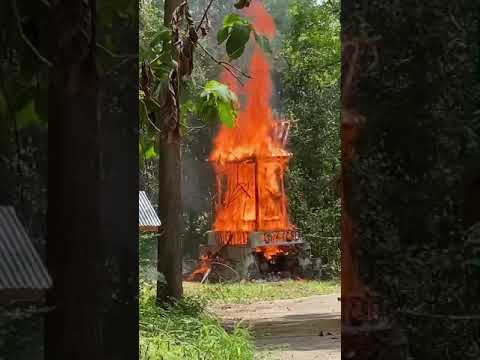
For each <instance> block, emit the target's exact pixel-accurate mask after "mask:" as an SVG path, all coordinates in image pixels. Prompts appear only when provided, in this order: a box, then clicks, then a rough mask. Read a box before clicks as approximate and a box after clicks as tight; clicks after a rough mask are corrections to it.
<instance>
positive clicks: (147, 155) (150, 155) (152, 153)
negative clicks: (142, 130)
mask: <svg viewBox="0 0 480 360" xmlns="http://www.w3.org/2000/svg"><path fill="white" fill-rule="evenodd" d="M144 156H145V159H146V160H150V159H153V158H155V157H156V156H157V152H156V151H155V148H154V146H153V145H152V146H150V147H149V148H148V149H147V151H145V153H144Z"/></svg>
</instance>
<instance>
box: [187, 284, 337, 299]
mask: <svg viewBox="0 0 480 360" xmlns="http://www.w3.org/2000/svg"><path fill="white" fill-rule="evenodd" d="M184 288H185V293H186V294H187V295H188V296H194V297H198V298H200V299H203V301H205V302H207V303H209V304H211V303H223V304H251V303H255V302H258V301H268V300H281V299H296V298H300V297H305V296H312V295H324V294H331V293H335V292H337V291H339V290H340V284H339V282H338V281H313V280H312V281H296V280H286V281H278V282H268V283H261V282H245V283H229V284H199V283H185V284H184Z"/></svg>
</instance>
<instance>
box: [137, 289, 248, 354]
mask: <svg viewBox="0 0 480 360" xmlns="http://www.w3.org/2000/svg"><path fill="white" fill-rule="evenodd" d="M205 305H206V303H205V302H204V300H203V299H201V298H198V297H191V296H185V298H184V299H183V300H182V301H180V302H178V303H176V304H175V305H173V306H171V307H169V308H167V309H162V308H160V307H158V306H157V305H156V304H155V289H154V288H153V287H149V286H143V287H142V289H141V293H140V359H141V360H183V359H185V360H186V359H188V360H217V359H222V360H252V359H253V354H254V345H253V341H252V339H251V337H250V334H249V333H248V331H247V330H245V329H241V328H237V329H235V330H234V331H233V332H232V333H227V332H226V331H225V330H224V329H223V327H222V326H221V325H220V323H219V322H218V320H217V319H216V318H215V317H214V316H212V315H211V314H209V313H207V312H206V311H205Z"/></svg>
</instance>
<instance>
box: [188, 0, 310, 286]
mask: <svg viewBox="0 0 480 360" xmlns="http://www.w3.org/2000/svg"><path fill="white" fill-rule="evenodd" d="M246 15H247V16H249V17H251V18H252V22H253V23H254V26H255V29H256V31H257V32H259V33H262V34H263V35H265V36H266V37H269V38H270V39H271V38H273V37H274V36H275V32H276V29H275V24H274V22H273V19H272V17H271V16H270V15H269V14H268V13H267V11H266V10H265V8H264V7H263V6H262V4H261V3H260V2H258V1H256V2H252V4H251V6H250V7H249V8H248V9H247V10H246ZM250 75H251V79H250V80H249V81H248V82H247V84H245V86H244V87H243V88H240V87H239V86H238V84H237V83H236V80H235V79H233V78H232V77H231V76H229V73H228V72H226V73H224V74H223V75H222V78H223V79H222V80H223V82H224V83H226V84H227V85H229V87H230V88H231V90H232V91H234V92H236V93H237V94H238V95H240V96H241V97H243V98H244V100H245V104H244V107H243V108H242V109H241V110H240V112H239V115H238V117H237V119H236V123H235V126H234V127H233V128H228V127H225V126H223V127H222V128H221V129H220V131H219V133H218V135H217V137H216V138H215V141H214V149H213V151H212V153H211V155H210V158H209V161H210V162H211V164H212V166H213V168H214V170H215V174H216V182H217V184H216V185H217V191H216V192H217V200H216V215H215V222H214V226H213V227H214V229H213V230H212V231H209V232H208V245H207V246H203V247H202V248H201V253H202V254H203V255H202V258H203V259H204V263H205V262H208V261H210V262H211V261H212V259H213V258H217V257H220V258H221V259H222V261H227V262H229V263H230V264H231V266H232V267H233V268H235V269H236V270H237V271H238V272H239V273H240V275H241V276H242V277H244V278H245V277H252V276H258V275H261V274H262V273H263V274H264V273H277V274H278V273H282V272H283V273H285V272H286V273H288V274H289V275H290V276H295V275H303V276H305V272H306V271H307V269H308V268H309V265H310V251H309V247H308V246H307V244H306V243H305V242H304V241H303V240H302V239H301V238H300V236H299V233H298V231H297V229H296V228H295V226H294V225H293V224H292V223H291V222H290V219H289V216H288V211H287V195H286V192H285V185H284V175H285V171H286V169H287V167H288V162H289V160H290V158H291V157H292V154H291V153H290V152H289V151H287V149H286V141H287V138H288V133H289V129H290V123H289V122H288V121H283V120H279V119H276V118H275V117H274V114H273V111H272V108H271V105H270V98H271V95H272V80H271V75H270V64H269V61H268V59H267V57H266V56H265V54H264V53H263V51H262V49H261V48H260V47H259V46H258V45H256V47H255V49H254V51H253V55H252V59H251V64H250ZM204 265H205V264H204ZM207 267H208V266H204V270H206V268H207ZM199 272H202V271H198V272H196V273H197V274H198V273H199ZM203 272H204V271H203Z"/></svg>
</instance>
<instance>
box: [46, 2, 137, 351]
mask: <svg viewBox="0 0 480 360" xmlns="http://www.w3.org/2000/svg"><path fill="white" fill-rule="evenodd" d="M95 9H96V4H95V1H94V0H89V1H84V0H77V1H54V2H53V3H52V12H53V14H54V18H53V21H52V32H51V38H52V39H55V41H54V43H55V45H54V47H53V49H52V51H51V59H52V61H53V62H54V67H53V68H52V71H51V74H50V88H49V99H50V100H49V180H48V191H49V193H48V201H49V207H48V239H47V265H48V269H49V271H50V273H51V274H52V277H53V281H54V286H53V289H52V290H51V291H50V293H49V294H48V304H49V305H50V306H52V307H53V308H54V309H53V311H52V312H51V313H49V315H48V316H47V321H46V340H45V343H46V346H45V351H46V356H45V358H46V359H49V360H56V359H58V360H65V359H69V360H77V359H78V360H80V359H82V360H85V359H89V360H90V359H92V360H93V359H98V360H100V359H102V360H104V359H111V360H114V359H115V360H117V359H125V360H127V359H135V358H137V357H138V302H137V293H138V282H137V279H138V248H137V239H138V236H137V234H138V183H137V181H138V159H137V153H138V137H137V136H138V135H137V134H138V131H137V125H136V120H135V119H137V113H136V109H135V108H134V107H130V109H129V111H130V112H131V113H130V114H126V115H128V116H125V117H124V118H121V117H119V116H117V115H118V114H115V113H114V112H113V111H112V110H111V108H113V107H108V106H107V107H104V106H103V105H102V106H100V103H101V92H100V79H99V74H98V72H97V63H96V60H97V59H96V52H95V49H96V42H97V41H98V39H97V37H96V32H95V19H96V14H95ZM135 50H136V49H134V50H132V49H130V52H134V51H135ZM120 60H121V59H120ZM120 60H119V61H120ZM131 71H132V76H131V77H130V79H129V81H130V82H131V84H136V78H137V76H138V73H137V71H136V69H135V68H134V67H131ZM109 85H110V86H109ZM111 85H114V84H112V83H110V84H109V83H108V82H107V86H109V87H113V86H111ZM115 85H116V84H115ZM133 87H134V85H133V86H132V89H128V91H129V92H130V93H131V94H133V95H131V96H135V95H134V94H136V91H135V89H133ZM102 90H103V89H102ZM123 91H126V90H125V89H123ZM107 94H108V93H107ZM117 95H118V94H117ZM131 96H130V97H131ZM123 100H124V101H123V102H122V103H121V104H126V105H121V106H120V108H121V111H122V110H124V109H122V106H128V105H130V104H129V102H130V101H134V102H133V103H134V104H136V103H137V100H136V99H133V100H131V99H129V96H126V97H125V98H124V99H123ZM105 109H106V110H105ZM117 111H118V110H117Z"/></svg>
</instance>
